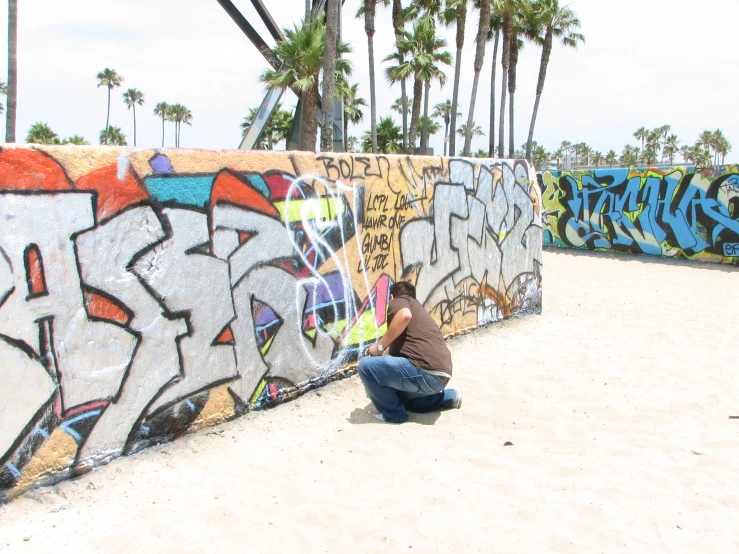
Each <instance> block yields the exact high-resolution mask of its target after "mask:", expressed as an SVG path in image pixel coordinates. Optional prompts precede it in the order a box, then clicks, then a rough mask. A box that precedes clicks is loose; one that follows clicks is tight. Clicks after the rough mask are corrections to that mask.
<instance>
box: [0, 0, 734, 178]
mask: <svg viewBox="0 0 739 554" xmlns="http://www.w3.org/2000/svg"><path fill="white" fill-rule="evenodd" d="M357 4H358V5H359V9H358V10H357V12H356V17H357V18H358V19H362V20H363V21H364V26H365V32H366V35H367V43H368V72H369V82H370V104H369V107H370V129H369V130H368V131H367V132H365V133H364V135H363V136H362V137H361V141H360V140H358V139H357V138H356V137H351V136H349V125H350V124H352V125H357V124H359V123H360V122H362V121H363V120H364V116H365V114H364V112H363V110H362V108H363V107H364V108H366V107H367V102H366V100H364V99H363V98H360V97H359V96H358V84H357V83H350V82H349V77H350V76H351V75H352V70H353V68H352V64H351V63H350V62H349V61H348V60H346V59H345V58H344V57H343V55H344V54H346V53H349V52H351V46H350V45H349V44H347V43H345V42H339V41H338V16H339V0H327V1H326V14H325V17H324V16H323V15H320V16H318V17H312V15H311V9H310V5H311V2H310V0H306V12H305V17H304V18H303V19H302V20H301V22H300V23H298V24H295V25H294V26H293V28H292V29H290V28H287V29H284V34H285V40H284V41H281V42H278V43H277V44H276V46H275V47H274V48H272V51H271V53H272V54H273V56H274V57H275V58H276V59H278V60H280V62H281V65H280V66H279V67H278V68H276V69H268V70H265V71H263V72H262V74H261V75H260V77H259V79H260V81H261V82H262V83H263V84H264V85H265V88H267V89H274V88H279V89H284V88H291V89H292V90H293V91H295V92H296V93H298V94H299V96H300V97H301V98H302V102H303V117H304V125H302V133H301V136H300V137H299V144H298V149H300V150H308V151H313V152H315V151H316V141H317V134H318V129H319V127H320V130H321V132H320V140H321V142H320V147H321V148H320V150H321V151H332V150H333V110H324V114H323V116H324V117H323V118H322V120H321V121H319V120H318V104H319V102H320V98H321V97H323V98H331V97H336V98H342V99H343V102H344V148H345V150H346V151H348V152H349V151H357V147H358V146H359V147H361V151H364V152H375V153H406V154H425V153H428V151H429V150H428V148H429V147H428V145H429V137H431V136H433V135H435V134H437V133H438V132H439V131H440V130H441V123H443V125H444V136H445V140H444V155H445V156H446V155H447V147H448V149H449V150H448V153H449V155H457V154H458V153H459V154H461V155H462V156H467V157H496V156H497V157H499V158H505V157H506V138H507V139H508V151H507V154H508V156H507V157H509V158H514V157H516V158H527V159H528V160H530V161H532V163H534V164H535V165H537V167H538V166H542V165H544V164H548V163H551V162H552V161H554V160H556V163H557V168H558V169H559V168H560V165H561V161H562V160H565V161H566V165H568V166H570V165H574V166H575V167H578V166H588V165H594V166H596V167H598V166H600V164H601V163H604V164H607V165H610V166H613V165H614V164H616V163H619V164H622V165H636V164H644V165H649V164H655V163H658V162H659V161H661V162H662V163H665V162H666V160H669V163H670V164H672V163H673V161H674V159H675V157H676V155H677V154H678V153H679V154H681V155H682V157H683V160H684V161H685V162H690V163H693V164H695V165H709V164H711V163H714V164H718V163H719V161H720V162H721V163H723V161H724V159H725V156H726V154H727V153H728V152H730V151H731V149H732V147H731V144H730V143H729V142H728V140H727V139H726V137H725V136H724V135H723V132H722V131H721V130H720V129H717V130H715V131H704V132H703V133H701V135H700V136H699V137H698V140H697V141H696V142H695V144H693V145H692V146H688V145H684V146H682V147H679V146H678V145H679V144H680V142H681V141H680V140H679V139H678V137H677V136H676V135H674V134H672V135H671V134H670V129H671V127H670V126H669V125H665V126H662V127H659V128H657V129H653V130H648V129H646V128H644V127H642V128H640V129H638V130H637V132H635V133H634V135H633V136H634V137H635V138H636V139H637V140H640V141H641V148H639V147H638V146H632V145H629V144H627V145H626V146H625V147H624V149H623V151H622V152H621V154H620V155H618V154H617V153H616V151H615V150H610V151H609V152H607V153H605V154H604V153H601V152H598V151H594V150H593V149H591V148H590V147H589V146H588V145H587V144H586V143H584V142H580V143H575V144H573V143H571V142H569V141H566V140H565V141H562V143H561V145H560V146H559V148H558V149H557V150H555V151H552V152H549V151H547V149H546V148H545V147H544V146H542V145H540V144H538V143H537V141H535V140H534V134H535V125H536V119H537V115H538V111H539V105H540V100H541V96H542V94H543V90H544V84H545V80H546V75H547V68H548V65H549V61H550V59H551V55H552V52H553V50H554V45H555V42H559V43H560V44H561V45H562V46H563V47H569V48H577V46H578V45H580V44H584V43H585V37H584V35H583V34H581V33H580V32H579V29H580V27H581V22H580V20H579V19H578V18H577V15H576V14H575V12H574V11H573V10H572V9H571V7H569V6H562V5H560V3H559V0H416V1H415V2H412V3H410V2H404V1H403V0H362V1H359V2H357ZM404 4H407V5H404ZM378 5H380V6H391V21H390V23H392V26H393V30H394V36H395V51H394V52H393V53H391V54H390V55H388V56H386V57H385V58H384V59H383V60H382V61H383V62H384V63H385V64H387V66H386V67H385V68H384V76H385V78H386V80H387V81H388V82H389V83H390V84H391V85H396V84H399V85H400V93H401V95H400V97H399V98H398V99H397V100H396V101H395V102H394V104H393V105H392V106H391V108H390V109H391V110H392V111H395V112H397V113H398V114H399V115H400V117H401V123H400V125H398V124H396V123H395V120H394V119H393V118H392V116H391V115H389V114H388V115H383V116H380V118H379V121H378V114H377V108H376V92H375V88H376V86H375V85H376V83H375V60H374V43H373V39H374V34H375V28H376V17H377V7H378ZM475 11H476V12H477V14H478V24H477V33H476V38H475V55H474V64H473V67H472V69H473V71H474V73H473V86H472V92H471V97H470V101H469V111H468V113H467V117H466V122H464V123H462V122H461V121H462V120H463V117H462V113H461V111H460V109H459V106H460V103H459V81H460V75H461V70H462V66H463V65H464V62H463V59H462V53H463V49H464V39H465V37H464V34H465V28H466V25H467V18H468V16H470V15H472V13H473V12H475ZM437 25H443V26H446V27H454V28H455V31H456V36H455V46H456V52H455V54H456V55H455V57H454V58H453V57H452V54H451V53H450V52H449V51H447V50H446V48H447V41H446V40H445V39H444V38H443V37H440V36H438V35H437V33H436V31H437ZM8 30H9V32H8V42H9V48H8V55H9V64H8V85H7V87H6V86H5V83H2V82H0V93H2V94H7V96H8V102H7V103H8V110H7V114H6V141H7V142H14V141H15V111H16V110H15V107H16V96H17V92H14V91H17V55H16V54H17V0H9V20H8ZM525 41H529V42H531V43H533V44H535V45H536V46H539V47H540V48H541V61H540V65H539V75H538V80H537V86H536V97H535V102H534V108H533V113H532V116H531V120H530V125H529V133H528V137H527V140H526V142H525V143H524V144H522V145H521V147H520V149H515V147H514V145H515V134H514V122H515V93H516V77H517V75H516V72H517V65H518V54H519V52H520V50H521V49H522V48H523V46H524V44H525ZM488 43H492V44H493V56H492V68H491V69H492V71H491V81H490V110H489V114H490V120H489V129H488V132H487V136H488V148H487V149H483V148H481V149H478V150H477V151H476V152H472V151H471V143H472V139H473V138H474V137H481V136H486V133H485V131H483V129H482V127H481V126H479V125H478V124H477V123H476V122H475V120H474V112H475V104H476V101H477V94H478V90H479V86H480V82H479V81H480V72H481V69H482V67H483V64H484V60H485V53H486V48H487V45H488ZM499 51H500V52H501V55H500V57H499V56H498V53H499ZM326 53H330V54H331V55H326ZM452 62H453V63H452ZM498 64H500V68H501V73H500V77H501V78H500V81H501V83H500V91H499V92H498V91H497V86H496V77H497V76H498V75H497V69H498ZM452 66H453V68H454V80H453V91H452V98H451V99H447V100H446V101H444V102H441V103H438V104H436V105H435V106H433V111H432V112H431V113H429V112H430V106H429V97H430V90H431V86H432V85H434V84H438V85H439V86H443V85H444V84H445V83H446V81H447V75H446V73H445V71H444V67H452ZM96 78H97V86H98V88H105V89H106V91H107V96H108V103H107V111H106V123H105V127H104V128H103V129H102V130H101V131H100V133H99V137H98V139H99V142H100V144H112V145H127V142H128V141H127V137H126V135H125V134H124V133H123V132H122V130H121V127H120V126H115V125H113V126H111V124H110V103H111V92H112V90H113V89H115V88H118V87H120V86H121V84H122V83H123V80H124V79H123V77H122V76H121V75H119V74H118V73H117V72H116V71H115V70H114V69H111V68H105V69H104V70H103V71H101V72H99V73H98V74H97V76H96ZM409 88H410V90H408V89H409ZM122 97H123V101H124V103H125V105H126V106H127V107H128V109H129V110H130V111H131V112H132V115H133V145H134V146H136V145H137V137H136V125H137V123H136V106H142V105H143V104H144V102H145V96H144V94H143V93H142V92H141V91H140V90H138V89H136V88H129V89H128V90H126V91H125V92H124V93H123V95H122ZM496 103H497V105H496ZM422 105H423V107H422ZM2 110H3V106H2V104H0V113H1V112H2ZM422 110H423V113H421V111H422ZM256 111H257V110H256V109H251V110H249V113H248V115H247V116H246V117H244V119H243V122H242V123H241V128H242V134H243V133H245V132H246V129H248V127H249V125H250V124H251V122H252V121H253V119H254V117H255V115H256ZM154 115H155V116H157V117H160V118H161V119H162V147H164V146H165V131H166V128H165V123H166V122H172V123H174V124H175V125H174V145H175V147H179V146H180V132H181V125H182V123H185V124H186V125H192V120H193V115H192V112H191V111H190V110H189V109H188V108H186V107H185V106H184V105H182V104H168V103H166V102H159V103H157V104H156V105H155V107H154ZM496 115H497V116H498V120H497V125H496V119H495V118H496ZM293 117H294V113H291V112H289V111H286V110H282V109H281V106H278V109H276V110H275V112H274V113H273V115H272V117H271V118H270V121H269V122H268V124H267V126H266V128H265V132H264V133H263V135H262V138H261V140H260V143H259V144H257V145H256V147H255V148H268V149H273V148H274V147H275V146H276V145H277V144H278V143H279V142H280V141H283V140H284V141H286V140H287V137H288V135H289V133H290V130H291V128H292V121H293ZM11 120H12V121H11ZM506 123H508V136H507V137H506V133H505V130H506ZM450 131H451V132H450ZM457 135H459V137H460V142H461V143H462V146H461V151H460V148H458V146H457ZM496 135H497V140H498V142H497V145H496V141H495V137H496ZM26 141H27V142H35V143H41V144H66V143H71V144H88V142H87V141H86V140H85V139H84V138H83V137H81V136H78V135H74V136H71V137H68V138H61V137H59V136H58V135H57V134H56V133H54V131H52V129H51V128H50V127H49V125H48V124H46V123H42V122H37V123H35V124H33V125H32V126H31V128H30V129H29V131H28V134H27V136H26Z"/></svg>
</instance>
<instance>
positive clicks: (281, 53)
mask: <svg viewBox="0 0 739 554" xmlns="http://www.w3.org/2000/svg"><path fill="white" fill-rule="evenodd" d="M284 34H285V40H284V41H280V42H278V43H277V45H276V46H275V47H274V48H272V49H271V53H272V55H273V56H275V57H276V58H277V59H279V60H282V63H283V66H282V67H281V68H280V69H279V70H275V69H268V70H266V71H264V72H262V74H261V75H260V76H259V80H260V81H261V82H262V83H264V84H265V86H266V88H267V89H269V90H271V89H283V88H286V87H291V88H294V89H295V90H298V91H299V92H300V93H301V94H302V101H303V126H302V130H301V137H300V149H301V150H308V151H311V152H315V151H316V129H317V126H318V118H317V108H318V96H319V95H318V77H319V74H320V73H321V70H322V69H323V56H324V53H325V49H326V26H325V25H324V24H323V22H322V21H321V20H320V18H314V19H311V20H310V21H304V22H303V23H301V24H300V25H295V26H294V27H293V28H292V29H284ZM347 52H351V49H350V48H349V45H347V44H346V43H343V42H339V43H337V45H336V55H337V58H336V72H337V73H341V74H342V75H349V74H350V73H351V64H350V63H349V61H348V60H347V59H346V58H342V57H340V55H341V54H345V53H347ZM324 102H326V109H329V103H330V100H329V99H324Z"/></svg>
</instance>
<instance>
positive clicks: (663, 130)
mask: <svg viewBox="0 0 739 554" xmlns="http://www.w3.org/2000/svg"><path fill="white" fill-rule="evenodd" d="M671 129H672V127H671V126H669V125H662V126H661V127H657V129H655V131H658V132H659V134H660V137H661V139H662V161H663V162H664V161H665V153H664V148H665V145H666V144H667V135H668V134H669V133H670V130H671Z"/></svg>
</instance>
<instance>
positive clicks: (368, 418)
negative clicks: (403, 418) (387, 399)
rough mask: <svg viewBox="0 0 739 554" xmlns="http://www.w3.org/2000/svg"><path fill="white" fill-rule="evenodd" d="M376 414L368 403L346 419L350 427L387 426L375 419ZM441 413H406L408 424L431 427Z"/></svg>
mask: <svg viewBox="0 0 739 554" xmlns="http://www.w3.org/2000/svg"><path fill="white" fill-rule="evenodd" d="M376 413H377V408H375V405H374V404H372V402H370V403H369V404H367V405H366V406H365V407H364V408H355V409H354V411H353V412H352V413H351V414H349V417H348V418H347V419H346V420H347V421H348V422H349V423H351V424H352V425H366V424H369V423H371V424H377V425H388V423H385V422H384V421H380V420H379V419H377V418H376V417H375V416H374V414H376ZM440 415H441V412H440V411H439V410H437V411H435V412H429V413H427V414H417V413H414V412H408V418H409V419H408V423H417V424H419V425H433V424H434V423H436V420H437V419H439V416H440Z"/></svg>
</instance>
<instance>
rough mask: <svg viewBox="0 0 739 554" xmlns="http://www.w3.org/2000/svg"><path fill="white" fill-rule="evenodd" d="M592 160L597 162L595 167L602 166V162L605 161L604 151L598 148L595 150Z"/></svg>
mask: <svg viewBox="0 0 739 554" xmlns="http://www.w3.org/2000/svg"><path fill="white" fill-rule="evenodd" d="M592 160H593V163H594V164H595V167H600V164H602V163H603V153H602V152H598V151H597V150H596V151H595V152H593V158H592Z"/></svg>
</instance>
